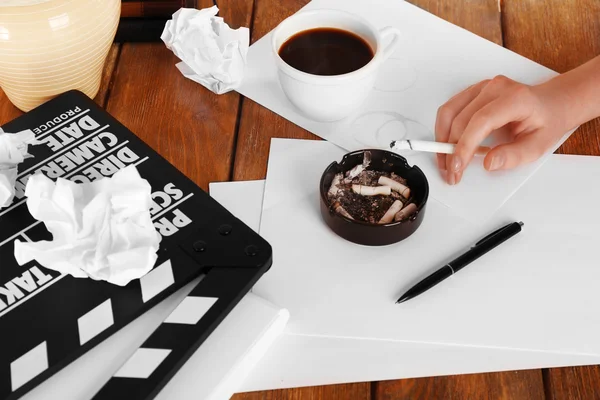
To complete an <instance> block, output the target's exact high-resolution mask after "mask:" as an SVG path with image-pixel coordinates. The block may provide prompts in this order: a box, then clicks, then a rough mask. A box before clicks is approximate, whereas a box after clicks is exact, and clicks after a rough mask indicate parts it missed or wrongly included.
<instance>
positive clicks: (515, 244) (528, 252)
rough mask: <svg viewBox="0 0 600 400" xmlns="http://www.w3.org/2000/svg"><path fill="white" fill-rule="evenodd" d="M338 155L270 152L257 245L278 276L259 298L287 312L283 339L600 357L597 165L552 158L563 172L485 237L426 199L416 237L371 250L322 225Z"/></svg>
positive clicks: (536, 183)
mask: <svg viewBox="0 0 600 400" xmlns="http://www.w3.org/2000/svg"><path fill="white" fill-rule="evenodd" d="M343 154H344V151H343V150H341V149H340V148H338V147H337V146H335V145H333V144H331V143H328V142H323V141H310V140H307V141H298V140H286V139H273V140H272V142H271V153H270V156H269V163H268V165H269V167H268V172H267V180H266V185H265V194H264V202H263V213H262V219H261V228H260V233H261V235H262V236H263V237H265V239H266V240H268V241H269V242H270V243H271V245H272V246H273V249H274V255H273V258H274V260H276V265H274V267H273V268H271V270H270V271H269V272H268V273H267V274H265V275H264V276H263V277H262V278H261V280H260V281H259V282H258V283H257V284H256V285H255V287H254V292H255V293H256V294H258V295H259V296H261V297H264V298H265V299H268V300H269V301H271V302H273V303H275V304H278V305H280V306H281V307H285V308H287V309H288V310H289V311H290V313H291V315H292V319H291V320H290V323H289V325H288V332H291V333H296V334H306V335H322V336H332V337H344V338H369V339H386V340H398V341H406V342H428V343H436V344H459V345H473V346H481V347H492V348H511V349H528V350H537V351H552V352H563V353H573V354H587V355H600V342H598V340H597V337H598V334H599V333H600V313H599V312H598V307H597V304H600V291H598V290H597V282H598V280H600V268H598V262H597V254H598V253H597V243H598V240H599V239H600V235H599V234H598V233H595V232H594V229H595V227H597V226H598V224H599V222H600V220H599V219H598V212H597V211H596V210H595V207H596V204H598V203H599V202H600V187H598V186H593V185H589V182H590V181H592V180H593V179H595V178H596V177H597V176H600V158H593V157H589V158H583V159H582V158H576V157H568V158H566V159H564V160H563V159H561V158H560V157H558V158H555V159H554V158H553V159H552V160H560V161H552V162H549V163H548V166H547V167H546V168H543V169H541V170H540V171H539V172H538V173H537V174H536V175H535V176H534V177H533V178H532V180H531V182H528V183H527V187H526V188H524V189H523V192H522V196H521V195H520V196H518V197H517V196H515V197H514V198H513V199H511V200H510V201H509V203H507V204H506V206H505V208H504V210H503V211H502V213H499V214H498V215H496V216H495V217H494V218H492V219H491V220H490V221H489V223H487V224H485V226H481V227H477V226H475V225H473V224H471V223H469V222H467V221H465V220H464V219H462V218H460V217H458V216H456V215H454V214H453V213H452V212H451V211H450V210H449V209H448V208H446V207H445V206H443V205H442V204H440V203H438V202H436V201H435V200H433V199H431V200H430V201H429V202H428V206H427V211H426V215H425V218H424V221H423V223H422V225H421V227H420V228H419V230H417V232H415V234H413V235H412V236H411V237H409V238H408V239H406V240H405V241H402V242H400V243H397V244H395V245H391V246H386V247H368V246H360V245H356V244H353V243H350V242H347V241H345V240H343V239H341V238H339V237H338V236H336V235H335V234H334V233H333V232H332V231H330V230H329V228H328V227H327V226H326V225H325V224H324V223H323V221H322V219H321V216H320V213H319V198H318V182H319V179H320V177H321V174H322V172H323V170H324V169H325V167H326V166H327V165H328V164H329V163H331V162H332V161H334V160H339V159H340V158H341V157H342V155H343ZM307 160H310V161H309V162H307ZM557 176H562V177H563V179H567V180H570V181H571V182H569V183H568V187H569V190H571V192H569V193H568V194H567V195H564V196H557V194H556V188H557V185H556V182H557ZM529 188H532V189H529ZM464 190H465V193H469V192H467V191H466V189H464ZM577 209H579V210H578V211H573V210H577ZM585 211H588V212H589V213H588V214H586V212H585ZM515 220H517V221H518V220H522V221H524V222H525V226H524V230H523V232H522V233H520V234H518V235H517V236H515V237H514V238H512V239H510V240H509V241H507V242H506V243H504V244H502V245H501V246H499V247H498V248H496V249H494V250H493V251H492V252H490V253H488V254H486V255H485V256H484V257H482V258H480V259H479V260H477V262H476V263H473V264H471V265H469V266H468V267H466V268H465V269H463V270H461V271H460V273H459V274H457V275H456V276H454V277H453V278H451V279H447V280H446V281H444V282H443V283H441V284H439V285H438V286H436V288H435V290H430V291H428V292H427V293H425V294H423V295H421V296H419V297H417V298H415V299H412V300H411V301H408V302H406V303H403V304H401V305H397V304H395V301H396V299H398V297H400V295H401V294H402V293H403V292H404V291H406V290H407V289H408V288H409V287H411V286H412V285H413V284H414V283H416V282H417V281H419V280H420V279H422V278H423V277H424V276H425V275H426V274H429V273H431V272H432V271H433V270H436V269H438V268H440V267H441V266H442V265H444V264H445V263H446V262H448V261H450V260H451V259H453V258H454V257H455V256H457V255H458V254H461V253H462V252H463V251H465V250H466V249H467V248H468V247H469V246H470V245H472V244H473V243H475V242H476V241H477V240H478V239H480V238H481V237H483V236H485V235H486V234H488V233H489V232H490V231H491V230H492V229H493V228H497V227H499V226H502V225H504V224H505V223H507V222H512V221H515ZM307 293H310V295H307Z"/></svg>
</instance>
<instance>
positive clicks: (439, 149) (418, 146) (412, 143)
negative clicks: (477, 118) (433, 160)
mask: <svg viewBox="0 0 600 400" xmlns="http://www.w3.org/2000/svg"><path fill="white" fill-rule="evenodd" d="M455 147H456V145H454V144H452V143H442V142H433V141H426V140H393V141H392V142H391V143H390V148H391V149H392V150H412V151H425V152H429V153H439V154H454V149H455ZM490 150H491V148H490V147H486V146H479V147H478V148H477V150H476V152H475V155H478V156H485V155H486V154H487V153H488V152H489V151H490Z"/></svg>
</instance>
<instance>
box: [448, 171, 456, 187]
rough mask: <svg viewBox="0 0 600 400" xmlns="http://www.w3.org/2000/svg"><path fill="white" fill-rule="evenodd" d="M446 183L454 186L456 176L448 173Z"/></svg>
mask: <svg viewBox="0 0 600 400" xmlns="http://www.w3.org/2000/svg"><path fill="white" fill-rule="evenodd" d="M448 183H449V184H450V185H455V184H456V174H454V173H452V172H450V171H448Z"/></svg>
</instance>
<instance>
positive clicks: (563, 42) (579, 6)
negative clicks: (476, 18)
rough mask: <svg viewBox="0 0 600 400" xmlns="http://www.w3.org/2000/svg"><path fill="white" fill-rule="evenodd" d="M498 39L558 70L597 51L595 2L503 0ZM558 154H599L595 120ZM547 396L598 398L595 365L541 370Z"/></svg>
mask: <svg viewBox="0 0 600 400" xmlns="http://www.w3.org/2000/svg"><path fill="white" fill-rule="evenodd" d="M502 10H503V26H504V43H505V46H506V47H508V48H509V49H511V50H513V51H515V52H517V53H519V54H521V55H523V56H525V57H527V58H529V59H531V60H534V61H536V62H538V63H540V64H542V65H545V66H546V67H548V68H551V69H553V70H555V71H557V72H559V73H563V72H566V71H568V70H570V69H573V68H575V67H577V66H579V65H581V64H583V63H585V62H586V61H588V60H589V59H591V58H593V57H595V56H597V55H599V54H600V3H599V2H598V1H597V0H571V1H563V0H546V1H544V2H540V1H536V0H504V1H503V7H502ZM558 152H559V153H566V154H586V155H600V119H595V120H593V121H590V122H589V123H586V124H584V125H582V126H581V127H580V128H579V129H578V130H577V131H576V132H575V133H574V134H573V135H572V136H571V137H570V138H569V140H568V141H567V142H566V143H565V144H564V145H563V146H562V147H561V148H560V149H559V151H558ZM544 380H545V386H546V395H547V398H548V400H584V399H585V400H587V399H600V392H599V391H598V388H599V387H600V367H598V366H589V367H574V368H553V369H550V370H545V371H544Z"/></svg>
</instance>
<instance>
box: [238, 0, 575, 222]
mask: <svg viewBox="0 0 600 400" xmlns="http://www.w3.org/2000/svg"><path fill="white" fill-rule="evenodd" d="M318 8H331V9H341V10H345V11H348V12H351V13H355V14H358V15H361V16H362V17H364V18H366V19H367V20H369V21H370V22H371V23H373V24H374V25H375V26H376V27H379V28H383V27H385V26H388V25H389V26H394V27H396V28H398V29H400V30H401V31H402V33H403V38H402V39H401V43H400V45H399V48H398V49H397V50H396V51H395V53H394V54H392V56H391V58H390V59H388V61H387V62H386V63H385V64H384V65H383V67H382V70H381V71H380V76H379V78H378V81H377V83H376V85H375V88H374V90H373V91H372V93H371V95H370V97H369V98H368V99H367V100H366V102H365V103H364V106H363V108H362V109H361V111H360V112H358V113H356V114H355V115H352V116H350V117H348V118H346V119H344V120H342V121H338V122H335V123H319V122H315V121H312V120H310V119H307V118H306V117H304V116H303V115H302V114H300V113H299V112H298V111H297V110H296V109H295V108H294V106H293V105H292V104H291V103H290V102H289V101H288V100H287V98H286V97H285V95H284V93H283V91H282V90H281V87H280V85H279V81H278V78H277V69H276V66H275V62H274V59H273V57H274V55H273V53H272V50H271V42H270V38H271V34H267V35H265V36H264V37H263V38H261V39H260V40H258V41H257V42H256V43H254V44H253V45H252V46H250V50H249V52H248V65H247V68H246V76H245V78H244V81H243V82H242V86H241V87H240V88H239V89H237V90H238V92H239V93H241V94H243V95H244V96H246V97H249V98H251V99H252V100H254V101H256V102H257V103H259V104H261V105H262V106H264V107H266V108H268V109H270V110H271V111H273V112H275V113H277V114H279V115H281V116H283V117H284V118H286V119H288V120H290V121H291V122H293V123H295V124H297V125H299V126H301V127H302V128H304V129H307V130H309V131H310V132H312V133H314V134H316V135H318V136H320V137H322V138H324V139H326V140H328V141H330V142H333V143H335V144H337V145H339V146H341V147H342V148H344V149H346V150H347V151H353V150H357V149H363V148H369V147H378V148H380V147H385V148H389V144H390V142H391V141H392V140H399V139H425V140H434V133H433V132H434V126H435V119H436V113H437V109H438V108H439V107H440V106H441V105H442V104H444V103H445V102H446V101H447V100H448V99H449V98H450V97H452V96H453V95H455V94H456V93H458V92H460V91H462V90H463V89H465V88H467V87H468V86H470V85H472V84H474V83H476V82H479V81H481V80H483V79H488V78H493V77H494V76H496V75H505V76H507V77H509V78H512V79H514V80H517V81H519V82H523V83H527V84H534V83H539V82H541V81H545V80H548V79H549V78H551V77H553V76H555V75H556V73H555V72H553V71H551V70H549V69H547V68H545V67H544V66H541V65H539V64H536V63H534V62H532V61H530V60H528V59H526V58H524V57H521V56H519V55H517V54H516V53H513V52H511V51H509V50H507V49H504V48H503V47H501V46H498V45H496V44H494V43H492V42H490V41H487V40H485V39H482V38H481V37H479V36H477V35H475V34H473V33H470V32H468V31H467V30H464V29H462V28H459V27H457V26H455V25H452V24H450V23H448V22H447V21H444V20H442V19H440V18H438V17H436V16H434V15H432V14H430V13H427V12H426V11H424V10H422V9H420V8H418V7H416V6H413V5H412V4H409V3H407V2H404V1H386V0H369V1H366V0H361V1H345V0H313V1H312V2H310V3H309V4H308V5H307V6H306V7H304V8H303V9H302V10H309V9H310V10H312V9H318ZM302 10H301V11H302ZM570 133H571V132H569V133H568V134H570ZM568 134H566V135H565V137H564V138H563V140H562V141H564V140H565V139H566V138H567V137H568ZM562 141H561V142H560V143H562ZM493 142H494V141H492V144H493ZM560 143H559V144H560ZM485 144H490V143H487V142H486V143H485ZM559 144H557V146H556V147H558V145H559ZM408 159H409V162H410V163H411V164H417V165H418V166H419V167H420V168H421V169H422V170H423V171H424V172H425V174H426V175H427V177H428V179H429V182H430V186H431V195H432V196H433V197H434V198H436V199H437V200H439V201H440V202H442V203H443V204H445V205H447V206H449V207H451V208H452V209H453V210H454V211H456V212H457V213H458V214H459V215H461V216H462V217H464V218H467V219H469V220H471V221H473V222H477V221H480V220H482V219H486V218H488V217H490V216H491V214H493V213H494V212H495V211H496V210H497V209H498V208H499V207H500V206H501V205H502V204H503V203H504V202H505V201H506V200H507V199H508V198H509V197H510V196H511V195H512V194H513V193H514V192H515V191H516V190H517V189H518V188H519V187H520V186H521V185H522V184H523V183H524V182H525V181H526V180H527V179H528V178H529V177H530V176H531V175H532V174H533V173H534V172H535V170H536V169H537V168H539V167H540V166H541V165H542V164H543V162H544V161H545V160H546V159H547V157H544V158H542V159H540V160H539V161H537V162H535V163H532V164H530V165H527V166H524V167H521V168H519V169H517V170H513V171H510V172H506V171H504V172H495V173H489V172H487V171H486V170H485V169H484V168H483V166H482V158H481V157H477V158H476V160H474V163H473V164H472V165H471V166H470V167H469V168H468V169H467V170H466V172H465V173H464V176H463V180H462V182H461V185H460V186H449V185H447V184H446V183H444V181H443V180H442V179H441V178H440V176H439V173H438V171H437V167H436V164H435V154H432V153H418V154H413V155H409V156H408ZM465 192H467V193H469V196H468V197H466V196H464V193H465Z"/></svg>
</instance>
